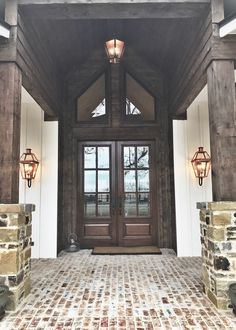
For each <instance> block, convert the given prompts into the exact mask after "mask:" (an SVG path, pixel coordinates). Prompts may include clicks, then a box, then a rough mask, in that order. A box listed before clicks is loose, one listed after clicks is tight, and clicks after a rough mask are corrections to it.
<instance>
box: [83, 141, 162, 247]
mask: <svg viewBox="0 0 236 330" xmlns="http://www.w3.org/2000/svg"><path fill="white" fill-rule="evenodd" d="M78 155H79V162H78V167H79V176H78V178H79V180H78V182H79V186H78V223H79V240H80V243H81V246H82V247H94V246H105V245H109V246H140V245H151V244H155V243H156V228H155V226H156V222H157V221H156V210H155V201H154V198H155V197H156V179H155V177H156V176H155V168H154V146H153V142H150V141H125V142H123V141H118V142H81V143H79V153H78ZM81 155H82V157H81Z"/></svg>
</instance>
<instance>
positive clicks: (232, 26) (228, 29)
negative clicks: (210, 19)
mask: <svg viewBox="0 0 236 330" xmlns="http://www.w3.org/2000/svg"><path fill="white" fill-rule="evenodd" d="M219 25H220V37H221V38H224V37H225V36H227V35H229V34H236V12H235V13H234V14H233V15H231V16H229V17H227V18H226V19H224V20H223V21H221V22H220V24H219Z"/></svg>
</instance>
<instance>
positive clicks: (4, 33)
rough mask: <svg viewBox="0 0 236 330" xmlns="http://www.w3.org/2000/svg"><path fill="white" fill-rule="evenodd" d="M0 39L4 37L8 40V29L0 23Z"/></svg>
mask: <svg viewBox="0 0 236 330" xmlns="http://www.w3.org/2000/svg"><path fill="white" fill-rule="evenodd" d="M0 37H4V38H6V39H9V38H10V29H8V28H6V27H5V26H3V25H2V24H1V23H0Z"/></svg>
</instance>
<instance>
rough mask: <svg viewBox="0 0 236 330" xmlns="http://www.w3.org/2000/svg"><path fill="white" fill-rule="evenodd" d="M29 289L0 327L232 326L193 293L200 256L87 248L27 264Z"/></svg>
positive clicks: (227, 314) (234, 321)
mask: <svg viewBox="0 0 236 330" xmlns="http://www.w3.org/2000/svg"><path fill="white" fill-rule="evenodd" d="M31 279H32V290H31V293H30V295H29V296H28V297H27V298H26V299H25V300H24V301H23V302H22V303H21V305H20V306H19V308H18V309H17V311H16V312H12V313H10V314H8V315H7V316H6V317H4V319H3V320H2V321H1V322H0V329H1V330H8V329H14V330H19V329H22V330H25V329H34V330H35V329H36V330H39V329H44V330H50V329H63V330H64V329H65V330H66V329H68V330H69V329H72V330H75V329H78V330H79V329H81V330H94V329H99V330H105V329H109V330H115V329H119V330H125V329H129V330H144V329H145V330H146V329H147V330H151V329H163V330H165V329H194V330H195V329H236V317H235V316H234V315H233V313H232V310H228V311H217V309H215V308H214V306H213V305H212V304H211V303H210V302H209V301H208V299H206V298H205V296H204V295H203V293H202V290H201V258H196V257H194V258H177V257H176V256H175V255H173V253H171V251H169V250H163V255H162V256H160V255H128V256H124V255H120V256H93V255H91V250H81V251H80V252H76V253H71V254H69V253H65V252H63V253H61V255H60V256H59V257H58V258H57V259H40V260H33V261H32V274H31Z"/></svg>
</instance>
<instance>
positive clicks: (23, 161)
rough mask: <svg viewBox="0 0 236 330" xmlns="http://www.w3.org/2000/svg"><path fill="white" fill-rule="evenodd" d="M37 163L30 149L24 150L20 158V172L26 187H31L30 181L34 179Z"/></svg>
mask: <svg viewBox="0 0 236 330" xmlns="http://www.w3.org/2000/svg"><path fill="white" fill-rule="evenodd" d="M38 166H39V161H38V159H37V157H36V156H35V154H34V153H32V152H31V149H29V148H28V149H26V152H24V153H23V154H22V156H21V158H20V170H21V176H22V179H25V180H27V183H28V187H29V188H30V187H31V183H32V180H33V179H34V178H35V176H36V173H37V169H38Z"/></svg>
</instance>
